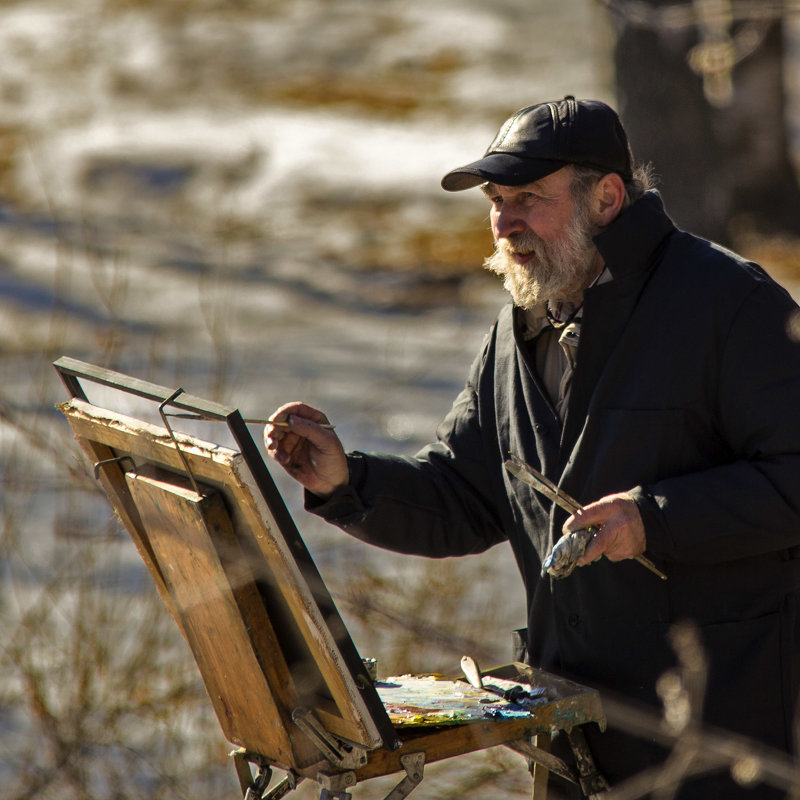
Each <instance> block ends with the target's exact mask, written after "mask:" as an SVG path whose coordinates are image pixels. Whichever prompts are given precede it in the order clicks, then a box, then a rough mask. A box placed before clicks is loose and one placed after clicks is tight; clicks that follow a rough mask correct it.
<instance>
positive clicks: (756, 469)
mask: <svg viewBox="0 0 800 800" xmlns="http://www.w3.org/2000/svg"><path fill="white" fill-rule="evenodd" d="M799 342H800V311H798V308H797V306H796V305H795V304H794V302H793V301H792V300H791V298H789V296H788V295H787V294H786V293H785V292H784V291H783V290H782V289H781V288H780V287H779V286H778V285H777V284H774V283H772V282H771V281H767V282H763V283H761V284H760V285H759V286H758V288H756V289H755V290H754V291H753V292H752V293H750V295H748V297H747V298H746V299H745V301H744V302H743V303H742V305H741V306H740V307H739V309H738V312H737V314H736V315H735V317H734V319H733V321H732V323H731V325H730V328H729V330H728V332H727V335H726V336H725V338H724V342H723V346H722V354H721V361H720V364H721V367H720V371H719V375H718V376H717V380H718V387H717V391H716V398H717V401H716V402H717V408H716V409H713V414H714V416H715V418H716V420H717V425H718V430H719V435H720V437H721V439H722V440H723V441H724V443H725V445H726V448H727V451H728V453H729V457H728V458H727V459H724V460H723V462H722V463H719V464H718V465H715V466H714V467H712V468H709V469H704V470H702V471H699V472H694V473H689V474H684V475H679V476H675V477H670V478H667V479H664V480H660V481H657V482H654V483H652V484H650V485H646V486H638V487H636V489H635V490H634V492H633V494H634V498H635V499H636V502H637V504H638V506H639V509H640V511H641V513H642V518H643V520H644V523H645V529H646V533H647V547H648V550H649V551H651V552H653V553H657V554H660V555H663V556H666V557H668V558H671V559H673V560H677V561H686V562H695V563H703V562H719V561H729V560H734V559H740V558H750V557H753V556H758V555H764V554H767V553H776V552H779V551H791V550H792V548H797V547H798V546H800V343H799Z"/></svg>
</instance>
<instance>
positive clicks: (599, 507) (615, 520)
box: [563, 494, 647, 567]
mask: <svg viewBox="0 0 800 800" xmlns="http://www.w3.org/2000/svg"><path fill="white" fill-rule="evenodd" d="M588 527H593V528H596V529H598V530H597V533H596V534H595V536H594V538H593V539H592V540H591V541H590V542H589V544H588V545H587V546H586V552H585V553H584V554H583V556H582V557H581V558H580V560H579V561H578V566H579V567H584V566H586V565H587V564H591V563H592V562H593V561H597V560H598V559H599V558H600V557H601V556H605V557H606V558H608V559H609V560H610V561H622V560H623V559H626V558H635V557H636V556H638V555H641V554H642V553H643V552H644V551H645V549H646V547H647V541H646V539H645V534H644V524H643V523H642V516H641V514H640V513H639V508H638V507H637V505H636V503H635V502H634V500H633V498H632V497H631V496H630V495H628V494H611V495H608V497H603V498H602V499H600V500H598V501H597V502H595V503H589V505H587V506H584V508H583V510H581V511H578V512H577V513H575V514H573V515H572V516H571V517H570V518H569V519H568V520H567V521H566V522H565V523H564V528H563V530H564V532H565V533H572V532H573V531H577V530H580V529H581V528H588Z"/></svg>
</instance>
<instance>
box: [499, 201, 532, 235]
mask: <svg viewBox="0 0 800 800" xmlns="http://www.w3.org/2000/svg"><path fill="white" fill-rule="evenodd" d="M526 228H527V225H526V223H525V220H524V219H523V218H522V217H521V216H520V214H518V213H517V212H516V211H515V210H514V208H513V207H512V206H511V204H508V205H504V206H503V207H502V208H500V209H498V210H497V211H496V212H495V214H494V219H493V220H492V229H493V231H494V238H495V239H507V238H508V237H509V236H511V235H512V234H515V233H522V232H523V231H525V230H526Z"/></svg>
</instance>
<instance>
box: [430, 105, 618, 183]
mask: <svg viewBox="0 0 800 800" xmlns="http://www.w3.org/2000/svg"><path fill="white" fill-rule="evenodd" d="M632 162H633V156H632V155H631V149H630V145H629V144H628V137H627V135H626V134H625V129H624V128H623V127H622V123H621V122H620V119H619V117H618V116H617V112H616V111H614V109H612V108H611V107H610V106H607V105H606V104H605V103H601V102H600V101H599V100H576V99H575V98H574V97H572V96H571V95H568V96H567V97H565V98H564V99H563V100H556V101H554V102H550V103H539V104H538V105H535V106H528V107H527V108H523V109H521V110H520V111H517V113H516V114H513V115H512V116H511V117H509V118H508V119H507V120H506V121H505V122H504V123H503V126H502V127H501V128H500V130H499V131H498V133H497V136H495V138H494V141H493V142H492V143H491V144H490V145H489V149H488V150H487V151H486V153H484V156H483V158H481V159H479V160H478V161H473V162H472V163H471V164H467V165H465V166H463V167H458V168H457V169H454V170H452V171H450V172H448V173H447V175H445V176H444V178H442V188H443V189H446V190H447V191H448V192H459V191H461V190H462V189H470V188H472V187H473V186H478V185H480V184H481V183H485V182H486V181H491V182H492V183H496V184H498V185H499V186H522V185H524V184H527V183H533V182H534V181H538V180H539V179H540V178H544V177H545V176H546V175H549V174H550V173H551V172H555V171H556V170H559V169H561V168H562V167H564V166H566V165H567V164H580V165H583V166H586V167H594V168H595V169H600V170H603V171H605V172H616V173H619V175H621V176H622V178H623V179H624V180H629V179H630V178H631V175H632V171H633V168H632Z"/></svg>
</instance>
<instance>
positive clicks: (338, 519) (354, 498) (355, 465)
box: [303, 453, 367, 527]
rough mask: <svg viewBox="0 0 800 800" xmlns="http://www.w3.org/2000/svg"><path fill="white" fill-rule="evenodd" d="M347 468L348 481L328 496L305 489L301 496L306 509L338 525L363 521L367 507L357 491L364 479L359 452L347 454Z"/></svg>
mask: <svg viewBox="0 0 800 800" xmlns="http://www.w3.org/2000/svg"><path fill="white" fill-rule="evenodd" d="M347 468H348V470H349V472H350V481H349V483H348V484H347V486H344V487H342V488H341V489H339V490H338V491H336V492H334V493H333V494H332V495H330V497H320V496H319V495H316V494H314V493H313V492H309V491H308V489H306V490H305V492H304V495H303V497H304V507H305V510H306V511H308V512H310V513H311V514H316V515H317V516H318V517H322V519H324V520H325V521H326V522H330V523H331V524H333V525H338V526H340V527H347V526H348V525H356V524H358V523H359V522H362V521H363V519H364V517H365V516H366V515H367V509H366V508H365V507H364V503H363V501H362V500H361V497H360V496H359V493H358V492H359V488H360V486H361V484H362V482H363V480H364V475H365V473H366V466H365V464H364V458H363V456H362V455H361V453H349V454H348V455H347Z"/></svg>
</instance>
